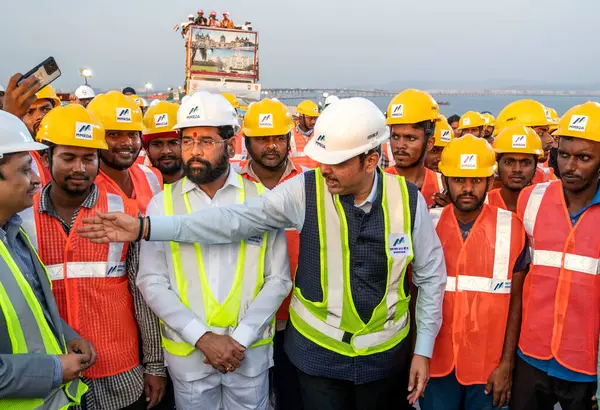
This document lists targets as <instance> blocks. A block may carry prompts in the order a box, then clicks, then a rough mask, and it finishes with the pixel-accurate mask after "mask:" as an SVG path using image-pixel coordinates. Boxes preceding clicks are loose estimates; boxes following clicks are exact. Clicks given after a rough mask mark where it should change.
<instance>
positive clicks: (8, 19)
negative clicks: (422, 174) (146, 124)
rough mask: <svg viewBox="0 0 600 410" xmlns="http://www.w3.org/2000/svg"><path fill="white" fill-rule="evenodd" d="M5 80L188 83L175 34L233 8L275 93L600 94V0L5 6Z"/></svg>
mask: <svg viewBox="0 0 600 410" xmlns="http://www.w3.org/2000/svg"><path fill="white" fill-rule="evenodd" d="M1 3H2V4H1V5H0V15H2V16H4V18H3V19H2V23H0V38H2V46H1V50H2V64H0V84H3V85H4V86H6V83H7V81H8V78H9V77H10V76H11V75H12V74H14V73H15V72H21V73H24V72H26V71H28V70H29V69H31V68H32V67H33V66H34V65H36V64H38V63H39V62H41V61H42V60H44V59H45V58H46V57H48V56H54V57H55V58H56V60H57V62H58V65H59V66H60V68H61V71H62V77H61V78H60V79H58V80H57V81H56V82H55V83H54V85H55V87H56V88H57V89H61V90H63V91H72V90H73V89H74V88H75V87H77V86H78V85H80V84H82V83H83V79H82V78H81V77H79V68H83V67H88V68H91V69H92V70H93V73H94V76H93V78H92V79H91V82H90V85H92V86H93V87H95V88H99V89H110V88H122V87H124V86H133V87H134V88H136V89H142V88H143V84H144V83H145V82H147V81H149V82H151V83H152V84H153V85H154V89H163V90H164V89H166V88H167V87H173V86H175V87H176V86H179V85H182V83H183V81H184V69H185V47H184V43H183V40H182V39H181V36H180V35H179V34H178V33H176V32H175V31H173V26H174V25H176V24H177V23H180V22H182V21H185V20H187V15H188V14H190V13H194V14H195V12H196V10H197V9H198V8H199V7H201V8H203V9H204V11H205V14H208V12H210V10H213V9H214V10H216V11H217V12H218V13H219V16H220V15H221V14H222V12H223V11H224V10H225V7H227V10H229V11H230V13H231V16H232V18H233V20H234V21H235V22H236V24H241V23H243V21H244V20H249V21H251V22H252V26H253V27H254V29H256V30H257V31H258V32H259V44H260V50H259V57H260V68H261V72H260V75H261V81H260V82H261V84H262V86H263V88H271V87H306V88H320V87H324V88H342V87H347V88H355V87H360V88H386V89H393V90H395V89H401V88H406V87H410V86H415V87H420V88H428V89H436V88H446V89H447V88H450V89H484V88H494V87H496V88H502V87H505V88H508V87H511V86H532V87H537V88H548V89H550V88H562V87H575V86H590V87H594V88H600V79H599V78H598V72H599V70H598V67H600V52H599V51H600V46H599V45H598V39H599V38H600V25H598V23H597V19H598V16H599V15H600V1H598V0H577V1H573V0H420V1H416V0H369V1H364V0H301V1H281V0H252V1H249V0H229V1H223V0H220V1H216V0H211V1H207V2H192V1H189V0H120V1H117V0H96V1H87V2H86V1H75V0H56V1H51V2H50V1H41V0H34V1H33V2H30V3H28V4H29V5H28V6H27V7H24V6H23V4H24V3H23V2H18V1H14V0H4V1H2V2H1Z"/></svg>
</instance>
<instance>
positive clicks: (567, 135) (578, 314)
mask: <svg viewBox="0 0 600 410" xmlns="http://www.w3.org/2000/svg"><path fill="white" fill-rule="evenodd" d="M555 135H557V136H558V137H559V140H558V141H559V142H558V168H559V169H560V173H561V180H560V181H556V182H552V183H542V184H537V185H534V186H531V187H528V188H525V189H524V190H523V192H522V193H521V195H520V196H519V202H518V204H517V214H518V215H519V217H520V218H521V219H522V220H523V225H524V226H525V232H526V233H527V236H528V237H529V244H530V246H531V259H532V264H531V270H530V271H529V273H528V274H527V278H526V279H525V285H524V288H523V323H522V325H521V336H520V339H519V351H518V356H519V357H518V358H517V361H516V367H515V373H514V382H513V390H512V399H511V405H510V408H511V410H524V409H546V408H548V409H550V408H553V406H554V404H556V403H560V405H561V406H562V408H563V409H565V408H568V409H588V408H591V406H592V400H591V399H592V396H593V395H594V393H595V391H596V374H597V360H598V336H599V326H598V323H599V322H600V321H599V315H600V282H599V281H600V276H599V275H598V273H599V270H598V267H599V265H598V260H599V259H600V247H599V246H598V244H599V243H600V230H599V229H598V224H597V222H596V221H598V218H600V189H599V179H598V178H599V174H600V105H599V104H598V103H596V102H591V101H590V102H587V103H585V104H582V105H581V106H575V107H573V108H571V109H570V110H569V111H567V112H566V113H565V115H563V117H562V118H561V120H560V122H559V123H558V130H557V131H556V133H555Z"/></svg>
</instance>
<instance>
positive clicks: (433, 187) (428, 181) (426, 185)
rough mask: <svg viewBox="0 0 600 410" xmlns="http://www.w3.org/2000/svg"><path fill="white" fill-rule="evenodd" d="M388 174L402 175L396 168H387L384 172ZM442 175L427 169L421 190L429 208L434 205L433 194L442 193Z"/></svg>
mask: <svg viewBox="0 0 600 410" xmlns="http://www.w3.org/2000/svg"><path fill="white" fill-rule="evenodd" d="M383 171H384V172H387V173H388V174H392V175H400V174H399V173H398V170H397V169H396V167H395V166H391V167H387V168H386V169H384V170H383ZM442 187H443V185H442V174H440V173H439V172H435V171H432V170H431V169H429V168H427V167H425V176H424V177H423V186H422V187H421V188H419V191H421V194H422V195H423V198H425V203H426V204H427V206H431V205H433V204H434V202H433V200H432V199H431V197H433V194H435V193H437V192H442Z"/></svg>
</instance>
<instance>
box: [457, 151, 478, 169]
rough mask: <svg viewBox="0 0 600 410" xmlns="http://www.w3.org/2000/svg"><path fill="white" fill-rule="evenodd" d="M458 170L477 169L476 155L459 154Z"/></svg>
mask: <svg viewBox="0 0 600 410" xmlns="http://www.w3.org/2000/svg"><path fill="white" fill-rule="evenodd" d="M460 169H477V155H476V154H460Z"/></svg>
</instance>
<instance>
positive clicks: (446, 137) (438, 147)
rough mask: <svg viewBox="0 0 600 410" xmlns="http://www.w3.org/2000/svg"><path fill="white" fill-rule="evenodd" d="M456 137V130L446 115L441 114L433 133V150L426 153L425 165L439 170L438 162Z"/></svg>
mask: <svg viewBox="0 0 600 410" xmlns="http://www.w3.org/2000/svg"><path fill="white" fill-rule="evenodd" d="M452 138H454V131H453V130H452V127H451V126H450V124H448V121H446V117H444V116H443V115H440V119H439V120H438V122H437V123H436V124H435V134H433V147H432V148H431V151H427V152H426V153H425V167H426V168H428V169H430V170H432V171H435V172H439V170H438V164H439V163H440V159H441V158H442V152H443V151H444V148H445V147H446V145H448V143H449V142H450V141H451V140H452Z"/></svg>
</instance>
